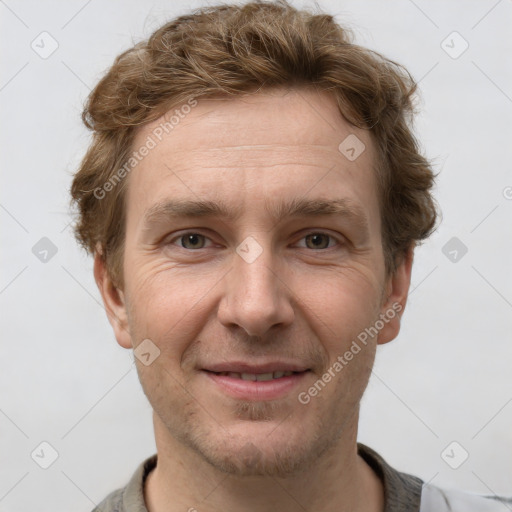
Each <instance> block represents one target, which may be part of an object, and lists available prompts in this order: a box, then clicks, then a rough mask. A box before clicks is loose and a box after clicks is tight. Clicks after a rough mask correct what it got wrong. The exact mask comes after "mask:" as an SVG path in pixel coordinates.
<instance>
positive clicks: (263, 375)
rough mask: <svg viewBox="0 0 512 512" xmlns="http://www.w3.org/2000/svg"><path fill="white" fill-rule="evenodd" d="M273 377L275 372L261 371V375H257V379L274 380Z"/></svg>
mask: <svg viewBox="0 0 512 512" xmlns="http://www.w3.org/2000/svg"><path fill="white" fill-rule="evenodd" d="M273 378H274V374H273V373H272V372H270V373H260V374H259V375H256V380H258V381H266V380H272V379H273Z"/></svg>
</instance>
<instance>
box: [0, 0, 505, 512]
mask: <svg viewBox="0 0 512 512" xmlns="http://www.w3.org/2000/svg"><path fill="white" fill-rule="evenodd" d="M187 4H189V5H190V2H187ZM294 4H295V5H297V6H302V5H307V6H311V5H312V3H311V2H298V1H296V2H294ZM200 5H204V2H200V1H196V2H192V6H193V7H196V6H200ZM319 5H320V6H321V7H322V8H323V9H324V10H326V11H327V12H330V13H332V14H336V15H337V17H338V19H339V21H341V22H343V23H345V24H348V25H349V26H351V27H352V28H354V30H355V31H356V34H357V41H358V42H359V43H361V44H363V45H367V46H370V47H371V48H374V49H377V50H379V51H381V52H382V53H384V54H385V55H386V56H388V57H390V58H392V59H394V60H396V61H398V62H400V63H403V64H405V65H406V66H407V67H408V68H409V70H410V71H411V72H412V74H413V76H414V77H415V78H416V79H417V80H420V88H421V93H422V99H421V104H420V107H421V108H422V114H421V115H420V116H419V117H418V121H417V125H416V126H417V132H418V135H419V138H420V139H421V141H422V143H423V147H424V150H425V152H426V154H427V155H428V156H429V157H431V158H434V159H435V163H436V170H438V171H441V174H440V177H439V179H438V190H437V192H436V195H437V199H438V201H439V204H440V206H441V209H442V211H443V222H442V224H441V227H440V229H439V230H438V231H437V233H436V234H435V235H433V236H432V238H431V239H430V240H429V241H428V242H427V243H426V244H424V246H422V247H421V248H420V249H419V250H418V251H417V253H416V260H415V265H414V271H413V285H412V293H411V295H410V300H409V304H408V307H407V310H406V314H405V317H404V322H403V328H402V332H401V334H400V336H399V338H398V339H397V340H395V341H394V342H392V343H391V344H389V345H386V346H384V347H381V348H379V351H378V355H377V362H376V366H375V372H374V375H373V376H372V378H371V381H370V384H369V387H368V390H367V393H366V395H365V397H364V398H363V404H362V414H361V423H360V436H359V440H360V441H362V442H364V443H366V444H368V445H370V446H371V447H373V448H374V449H376V450H377V451H379V452H380V453H381V454H382V455H383V456H384V457H385V458H386V459H387V460H388V461H389V463H391V464H392V465H393V466H395V467H396V468H397V469H400V470H402V471H406V472H410V473H413V474H415V475H417V476H419V477H421V478H423V479H424V480H425V481H431V482H432V483H434V484H436V485H441V486H457V487H459V488H462V489H466V490H470V491H474V492H479V493H485V494H493V493H497V494H509V495H510V494H512V428H511V426H512V376H511V375H512V373H511V363H512V334H511V333H512V271H511V262H512V230H511V221H512V200H511V198H512V172H511V164H510V162H511V161H512V152H511V145H512V144H511V143H512V139H511V135H512V134H511V125H512V71H511V66H510V55H511V54H512V36H511V32H510V26H511V18H512V2H511V1H510V0H501V1H496V0H481V1H465V2H459V1H455V0H452V1H430V2H427V1H420V0H416V1H414V2H413V1H411V0H393V1H387V2H384V1H376V0H373V1H368V0H365V1H355V0H354V1H343V2H337V1H334V0H331V1H327V0H323V1H320V2H319ZM187 10H188V9H187V6H186V3H185V2H172V3H171V2H169V1H140V0H137V1H136V0H130V1H126V0H124V1H121V0H109V1H103V2H100V1H99V0H90V1H85V0H73V1H68V2H57V1H54V2H51V1H46V2H37V1H35V0H32V1H25V2H16V1H15V0H5V1H0V16H1V18H0V20H1V21H0V23H1V25H0V37H1V44H2V48H3V52H2V55H3V59H2V63H1V75H0V109H1V119H2V123H1V128H0V130H1V144H2V145H1V147H2V153H1V155H2V161H1V171H2V174H1V193H0V225H1V247H2V251H1V268H2V272H1V275H0V311H1V333H2V339H1V349H0V350H1V352H0V354H1V358H0V365H1V366H0V388H1V390H2V394H1V398H0V432H1V435H0V450H1V452H0V460H1V461H2V465H1V470H0V511H10V512H15V511H23V512H25V511H32V510H38V511H45V510H48V511H49V510H52V511H54V512H55V511H69V510H75V511H84V512H85V511H89V510H91V509H92V508H93V505H94V504H95V503H98V502H99V501H100V500H101V499H103V498H104V496H105V495H106V494H107V493H108V492H110V491H112V490H113V489H114V488H116V487H119V486H121V485H124V484H125V483H126V482H127V481H128V478H129V477H130V476H131V474H132V473H133V471H134V470H135V468H136V466H137V465H138V464H139V463H140V462H141V461H142V460H143V458H145V457H147V456H149V455H151V454H152V453H154V451H155V445H154V440H153V431H152V423H151V409H150V406H149V404H148V403H147V401H146V399H145V397H144V395H143V393H142V391H141V388H140V385H139V383H138V380H137V375H136V371H135V368H134V365H133V359H132V355H131V353H130V352H128V351H126V350H124V349H121V348H120V347H119V346H118V345H117V343H116V342H115V339H114V336H113V333H112V331H111V328H110V326H109V324H108V322H107V319H106V316H105V314H104V312H103V310H102V307H101V304H100V295H99V293H98V291H97V289H96V286H95V283H94V280H93V275H92V260H91V259H89V258H88V257H86V256H85V254H84V253H83V252H82V251H81V250H80V249H79V248H78V247H77V245H76V243H75V242H74V239H73V236H72V231H71V229H70V225H69V223H70V220H71V218H70V215H69V208H68V188H69V185H70V181H71V173H72V172H73V171H74V170H76V168H77V165H78V163H79V160H80V159H81V157H82V156H83V153H84V151H85V148H86V146H87V143H88V140H89V134H88V133H87V132H86V130H85V128H83V127H82V125H81V121H80V112H81V107H82V103H83V101H84V99H85V98H86V96H87V94H88V92H89V89H90V88H91V87H92V86H93V85H94V84H95V82H96V81H97V80H98V79H99V78H100V77H101V76H102V74H103V73H104V72H105V70H106V69H107V67H108V66H109V65H110V64H111V63H112V61H113V59H114V57H115V56H116V55H117V54H118V53H120V52H121V51H123V50H125V49H126V48H128V47H129V46H131V45H132V44H133V43H134V42H137V41H139V40H140V39H142V38H145V37H147V36H149V35H150V34H151V32H152V31H153V30H154V29H155V28H156V27H157V26H159V25H161V24H162V23H163V22H164V21H165V20H168V19H171V18H172V17H174V16H175V15H177V14H181V13H184V12H186V11H187ZM43 31H46V32H48V33H49V34H50V35H51V38H53V39H54V40H55V41H57V43H58V45H59V46H58V48H57V50H56V51H55V52H54V53H53V54H52V55H50V56H49V57H48V58H46V59H43V58H41V56H40V55H39V54H38V53H36V51H34V50H33V49H32V47H31V44H32V42H33V41H35V42H34V46H35V45H39V46H38V48H39V51H40V52H42V51H43V50H44V49H46V50H45V51H48V50H49V49H50V48H51V44H52V41H51V39H49V38H48V36H40V34H41V32H43ZM454 31H456V32H458V33H459V34H460V36H462V38H464V40H465V41H467V43H468V44H469V48H468V49H467V50H466V51H465V52H464V53H463V54H462V55H460V56H459V57H458V58H456V59H455V58H452V57H451V56H450V55H448V54H447V53H446V51H445V49H448V51H450V52H451V53H452V56H453V55H454V54H455V53H458V52H459V51H460V50H461V49H462V48H463V46H462V45H463V44H464V41H463V40H462V39H460V38H459V36H457V35H453V34H452V32H454ZM42 38H46V39H44V41H43V42H41V40H42ZM447 38H448V39H447ZM445 40H446V42H445V43H444V45H445V49H443V47H442V46H441V45H442V42H443V41H445ZM43 44H44V46H43ZM447 47H448V48H447ZM449 47H452V48H451V49H450V48H449ZM507 187H508V188H507ZM42 237H47V238H49V239H50V240H51V241H52V243H53V244H54V245H55V246H56V248H57V250H58V252H57V253H56V254H55V255H54V256H53V257H51V258H50V257H49V255H48V257H47V258H48V261H47V262H46V263H44V262H41V261H40V260H39V259H38V258H37V257H36V255H35V254H33V252H32V248H33V246H34V245H35V244H36V243H37V242H38V241H39V240H40V239H41V238H42ZM452 237H457V238H458V239H459V240H460V241H461V242H462V243H463V244H464V245H465V246H466V247H467V249H468V252H467V254H465V255H464V256H463V257H461V253H460V252H459V253H458V261H456V262H453V261H450V259H449V258H448V257H447V256H445V254H443V252H442V249H443V247H444V246H445V244H446V243H447V242H448V241H449V240H450V239H451V238H452ZM450 250H451V249H450ZM36 252H37V251H36ZM445 252H448V250H447V251H445ZM40 256H41V257H42V255H41V254H40ZM452 257H453V254H452ZM43 441H46V442H48V443H50V445H51V446H52V447H53V448H54V449H55V450H56V451H57V452H58V458H57V460H56V461H55V462H54V463H53V464H52V465H51V466H50V467H49V468H48V469H42V468H41V467H40V466H39V465H38V464H37V463H36V462H35V461H34V460H33V459H32V458H31V453H32V452H34V450H35V454H34V459H35V460H37V462H38V463H39V464H44V463H45V462H46V463H48V462H50V457H51V449H49V448H48V447H45V446H44V445H43V446H42V447H41V446H40V443H41V442H43ZM453 441H456V442H457V443H459V444H458V445H455V447H454V448H453V446H452V448H453V451H452V448H450V449H449V450H448V452H447V453H448V455H449V456H448V457H446V456H445V458H444V459H443V457H442V456H441V453H442V452H443V450H445V448H446V447H447V446H448V445H450V443H452V442H453ZM462 450H466V451H467V452H468V453H469V458H468V459H467V460H466V461H465V462H464V463H463V464H462V465H461V466H460V467H459V468H458V469H452V468H451V467H450V466H449V465H448V463H447V461H449V462H450V463H451V464H452V465H455V464H456V463H457V462H460V460H461V457H462V456H463V455H464V452H463V451H462ZM37 454H38V455H39V456H38V455H37ZM505 508H506V507H505V506H504V509H505Z"/></svg>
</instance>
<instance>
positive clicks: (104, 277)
mask: <svg viewBox="0 0 512 512" xmlns="http://www.w3.org/2000/svg"><path fill="white" fill-rule="evenodd" d="M94 279H95V280H96V284H97V285H98V289H99V290H100V293H101V297H102V298H103V304H104V305H105V311H106V313H107V317H108V321H109V322H110V325H111V326H112V328H113V329H114V334H115V336H116V340H117V342H118V343H119V345H121V347H124V348H132V341H131V336H130V331H129V328H128V315H127V313H126V302H125V298H124V294H123V292H122V290H119V289H118V288H117V287H116V286H115V285H114V283H113V282H112V279H111V277H110V275H109V273H108V271H107V268H106V266H105V261H104V259H103V257H102V255H101V254H100V253H98V252H96V253H95V255H94Z"/></svg>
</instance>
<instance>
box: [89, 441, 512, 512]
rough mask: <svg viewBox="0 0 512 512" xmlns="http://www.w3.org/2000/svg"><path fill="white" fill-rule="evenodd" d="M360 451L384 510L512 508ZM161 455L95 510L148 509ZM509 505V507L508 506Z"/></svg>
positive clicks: (510, 501)
mask: <svg viewBox="0 0 512 512" xmlns="http://www.w3.org/2000/svg"><path fill="white" fill-rule="evenodd" d="M357 451H358V453H359V455H360V456H361V457H362V458H363V459H364V460H365V461H366V463H367V464H368V465H369V466H370V467H371V468H372V469H373V471H375V473H376V474H377V476H378V477H379V478H380V479H381V481H382V484H383V486H384V499H385V504H384V512H501V511H503V510H505V509H506V508H509V509H510V510H512V507H510V505H512V498H500V497H498V496H480V495H478V494H471V493H468V492H463V491H458V490H444V489H441V488H439V487H435V486H433V485H427V484H425V483H424V482H423V480H421V479H420V478H418V477H416V476H413V475H409V474H407V473H401V472H400V471H397V470H396V469H393V468H392V467H391V466H390V465H389V464H387V462H386V461H385V460H384V459H383V458H382V457H381V456H380V455H379V454H378V453H377V452H375V451H374V450H372V449H371V448H369V447H368V446H365V445H364V444H362V443H357ZM156 462H157V455H156V454H155V455H153V456H151V457H149V458H148V459H146V460H145V461H144V462H143V463H142V464H141V465H140V466H139V467H138V468H137V471H135V473H134V474H133V476H132V478H131V479H130V481H129V482H128V485H126V487H123V488H122V489H118V490H116V491H114V492H112V493H111V494H109V495H108V496H107V497H106V498H105V499H104V500H103V501H102V502H101V503H100V504H99V505H98V506H97V507H96V508H95V509H94V510H93V511H92V512H148V509H147V508H146V504H145V502H144V482H145V480H146V477H147V476H148V474H149V473H150V471H151V470H152V469H153V468H154V467H155V466H156ZM504 505H505V507H504Z"/></svg>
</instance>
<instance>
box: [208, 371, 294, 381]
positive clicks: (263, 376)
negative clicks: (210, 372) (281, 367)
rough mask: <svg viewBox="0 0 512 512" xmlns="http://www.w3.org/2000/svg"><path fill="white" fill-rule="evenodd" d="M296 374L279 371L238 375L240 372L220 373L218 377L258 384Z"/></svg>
mask: <svg viewBox="0 0 512 512" xmlns="http://www.w3.org/2000/svg"><path fill="white" fill-rule="evenodd" d="M293 374H294V372H291V371H286V372H282V371H277V372H273V373H272V372H268V373H257V374H256V373H238V372H219V373H218V375H222V376H227V377H231V378H232V379H242V380H251V381H253V382H254V381H258V382H265V381H269V380H273V379H280V378H281V377H289V376H290V375H293Z"/></svg>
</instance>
